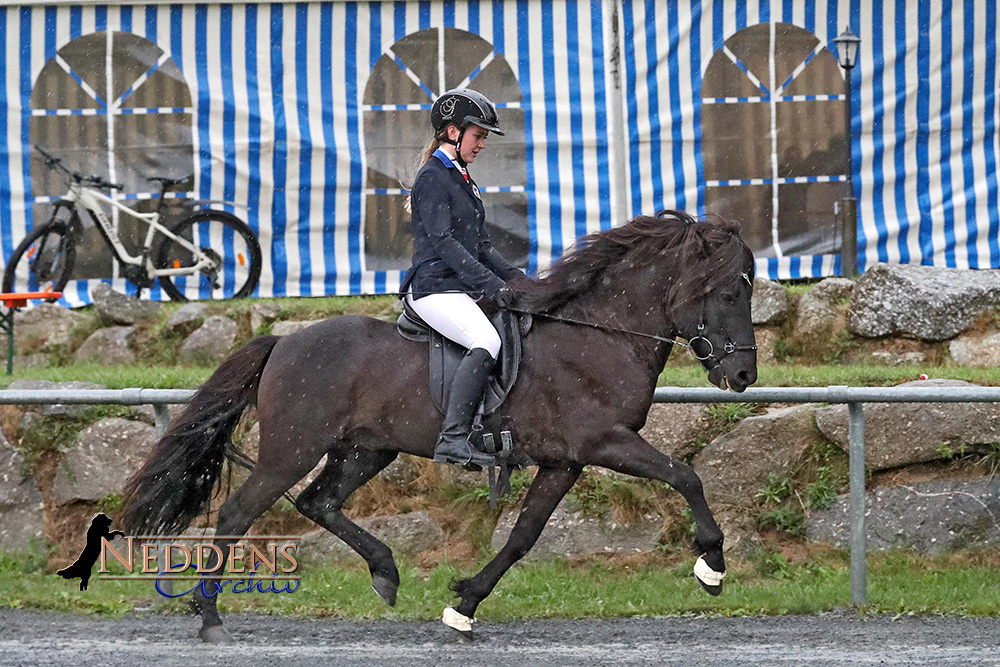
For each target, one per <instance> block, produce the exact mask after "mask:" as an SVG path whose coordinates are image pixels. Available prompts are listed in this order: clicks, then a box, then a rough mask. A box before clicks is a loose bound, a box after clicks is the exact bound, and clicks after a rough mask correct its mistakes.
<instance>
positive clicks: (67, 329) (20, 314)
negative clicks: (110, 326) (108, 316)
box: [14, 303, 87, 352]
mask: <svg viewBox="0 0 1000 667" xmlns="http://www.w3.org/2000/svg"><path fill="white" fill-rule="evenodd" d="M86 320H87V317H86V316H85V315H82V314H80V313H78V312H76V311H73V310H70V309H69V308H63V307H62V306H58V305H56V304H54V303H41V304H38V305H37V306H35V307H34V308H22V309H20V310H18V311H17V312H15V313H14V346H15V348H16V349H18V350H21V349H35V350H40V351H42V352H45V351H52V350H53V349H54V348H56V347H58V346H60V345H66V344H68V343H69V342H70V334H71V333H72V332H73V327H75V326H77V325H78V324H81V323H83V322H85V321H86Z"/></svg>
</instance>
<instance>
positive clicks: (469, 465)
mask: <svg viewBox="0 0 1000 667" xmlns="http://www.w3.org/2000/svg"><path fill="white" fill-rule="evenodd" d="M464 444H465V447H466V448H467V450H466V451H465V452H462V453H458V452H456V451H454V449H455V447H454V445H452V444H450V443H447V442H440V441H439V442H438V444H437V445H435V447H434V463H452V464H455V465H460V466H462V467H463V468H465V469H466V470H473V471H480V470H482V469H483V468H482V467H483V466H488V467H489V466H495V465H496V464H497V463H496V458H495V457H493V456H491V455H490V454H486V453H485V452H481V451H479V450H478V449H476V448H475V447H473V446H472V443H471V442H469V441H468V440H466V441H465V442H464ZM442 445H444V447H446V448H448V449H451V450H452V451H440V450H441V449H442ZM459 446H460V445H459Z"/></svg>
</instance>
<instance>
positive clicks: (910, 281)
mask: <svg viewBox="0 0 1000 667" xmlns="http://www.w3.org/2000/svg"><path fill="white" fill-rule="evenodd" d="M998 304H1000V271H973V270H959V269H943V268H937V267H931V266H915V265H905V266H895V265H888V264H876V265H875V266H873V267H872V268H870V269H868V271H867V272H866V273H865V275H864V276H862V277H861V279H860V280H859V281H858V284H857V286H856V288H855V290H854V294H853V295H852V296H851V307H850V311H849V313H848V317H847V326H848V328H849V329H850V330H851V332H852V333H855V334H857V335H859V336H866V337H868V338H877V337H881V336H904V337H909V338H918V339H920V340H925V341H930V342H938V341H943V340H948V339H949V338H954V337H955V336H957V335H958V334H960V333H961V332H962V331H964V330H965V329H967V328H968V327H969V326H970V325H971V324H972V323H973V322H974V321H975V319H976V318H977V317H978V316H979V315H981V314H982V313H984V312H986V311H987V310H989V309H991V308H993V307H995V306H997V305H998Z"/></svg>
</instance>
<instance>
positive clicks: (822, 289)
mask: <svg viewBox="0 0 1000 667" xmlns="http://www.w3.org/2000/svg"><path fill="white" fill-rule="evenodd" d="M853 289H854V282H853V281H851V280H847V279H846V278H827V279H826V280H822V281H820V282H819V283H817V284H816V286H815V287H813V288H812V289H811V290H809V291H808V292H806V293H805V294H803V295H802V297H801V298H800V299H799V302H798V304H797V306H796V309H795V326H794V328H793V329H794V334H795V336H796V337H798V338H807V337H817V336H823V337H827V336H829V335H830V334H833V333H835V332H837V331H840V330H842V329H843V328H844V325H845V323H846V317H845V315H846V310H847V308H846V301H847V300H848V299H850V297H851V292H852V291H853Z"/></svg>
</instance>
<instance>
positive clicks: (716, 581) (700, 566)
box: [694, 556, 726, 587]
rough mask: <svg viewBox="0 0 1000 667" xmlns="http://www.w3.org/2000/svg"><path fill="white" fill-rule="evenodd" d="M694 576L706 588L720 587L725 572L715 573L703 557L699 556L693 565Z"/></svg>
mask: <svg viewBox="0 0 1000 667" xmlns="http://www.w3.org/2000/svg"><path fill="white" fill-rule="evenodd" d="M694 576H696V577H698V581H700V582H701V583H702V584H704V585H706V586H713V587H714V586H721V585H722V580H723V579H725V578H726V573H725V572H716V571H715V570H713V569H712V568H711V566H710V565H709V564H708V563H706V562H705V557H704V556H699V557H698V560H697V561H695V564H694Z"/></svg>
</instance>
